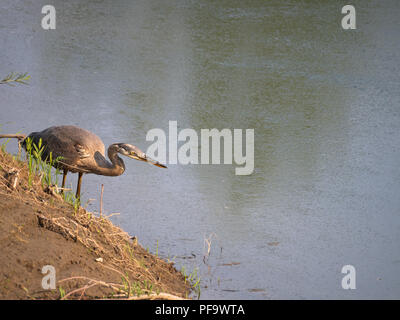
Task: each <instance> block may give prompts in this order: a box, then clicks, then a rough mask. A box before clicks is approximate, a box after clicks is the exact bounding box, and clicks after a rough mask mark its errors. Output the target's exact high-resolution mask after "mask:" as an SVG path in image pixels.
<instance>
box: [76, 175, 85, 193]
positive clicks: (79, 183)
mask: <svg viewBox="0 0 400 320" xmlns="http://www.w3.org/2000/svg"><path fill="white" fill-rule="evenodd" d="M82 176H83V173H82V172H79V176H78V186H77V187H76V195H75V197H76V198H77V199H80V197H81V184H82Z"/></svg>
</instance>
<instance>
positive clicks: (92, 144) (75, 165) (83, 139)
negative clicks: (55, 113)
mask: <svg viewBox="0 0 400 320" xmlns="http://www.w3.org/2000/svg"><path fill="white" fill-rule="evenodd" d="M1 137H14V138H18V139H19V140H22V147H23V148H24V149H25V150H26V142H27V139H28V138H30V139H32V143H34V144H36V145H39V141H40V140H41V141H42V145H43V146H44V150H43V153H42V159H43V160H48V159H49V155H50V153H52V158H53V159H57V158H59V161H57V162H56V164H54V166H56V167H57V168H59V169H62V170H63V182H62V188H64V185H65V180H66V176H67V173H68V172H72V173H79V177H78V185H77V190H76V197H77V198H79V197H80V191H81V183H82V176H83V174H84V173H93V174H98V175H104V176H119V175H121V174H123V173H124V171H125V164H124V161H123V160H122V159H121V158H120V157H119V156H118V153H119V154H122V155H124V156H127V157H129V158H132V159H135V160H140V161H146V162H149V163H151V164H154V165H156V166H158V167H161V168H166V166H164V165H163V164H161V163H159V162H158V161H155V160H153V159H151V158H149V157H148V156H147V155H146V154H145V153H144V152H143V151H141V150H140V149H139V148H137V147H135V146H133V145H130V144H127V143H114V144H111V145H110V146H109V147H108V149H107V155H108V158H109V160H108V159H107V158H106V156H105V147H104V144H103V142H102V141H101V139H100V138H99V137H98V136H97V135H95V134H94V133H92V132H90V131H87V130H85V129H82V128H79V127H76V126H54V127H50V128H47V129H45V130H43V131H40V132H32V133H30V134H29V135H28V137H27V138H25V137H24V136H23V135H3V136H0V138H1Z"/></svg>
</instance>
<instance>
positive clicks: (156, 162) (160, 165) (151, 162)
mask: <svg viewBox="0 0 400 320" xmlns="http://www.w3.org/2000/svg"><path fill="white" fill-rule="evenodd" d="M128 157H129V158H132V159H135V160H139V161H145V162H148V163H150V164H153V165H155V166H157V167H160V168H167V166H165V165H163V164H161V163H160V162H158V161H156V160H154V159H152V158H150V157H148V156H146V155H145V154H144V156H143V157H140V156H139V155H138V154H136V153H134V152H132V153H131V154H130V155H129V156H128Z"/></svg>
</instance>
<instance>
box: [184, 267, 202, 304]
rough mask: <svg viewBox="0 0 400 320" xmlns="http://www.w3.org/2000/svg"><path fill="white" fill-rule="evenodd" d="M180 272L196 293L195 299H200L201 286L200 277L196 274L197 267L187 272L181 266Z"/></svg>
mask: <svg viewBox="0 0 400 320" xmlns="http://www.w3.org/2000/svg"><path fill="white" fill-rule="evenodd" d="M181 273H182V275H183V276H184V277H185V282H189V283H190V285H191V287H192V289H193V291H194V292H195V294H196V295H197V299H200V295H201V288H200V282H201V277H200V275H199V274H198V269H197V268H195V269H194V270H193V271H192V272H191V273H190V274H187V273H186V268H185V266H182V268H181Z"/></svg>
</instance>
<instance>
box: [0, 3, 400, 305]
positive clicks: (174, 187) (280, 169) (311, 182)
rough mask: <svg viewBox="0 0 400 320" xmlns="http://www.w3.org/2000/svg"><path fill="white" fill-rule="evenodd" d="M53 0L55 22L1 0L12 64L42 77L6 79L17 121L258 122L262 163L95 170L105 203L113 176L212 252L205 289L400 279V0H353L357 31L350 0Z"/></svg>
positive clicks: (154, 239)
mask: <svg viewBox="0 0 400 320" xmlns="http://www.w3.org/2000/svg"><path fill="white" fill-rule="evenodd" d="M53 4H54V6H55V8H56V10H57V29H56V30H52V31H44V30H43V29H42V28H41V25H40V21H41V18H42V16H43V15H42V14H41V6H42V4H41V3H40V2H37V1H15V0H14V1H11V0H7V1H2V3H1V4H0V47H1V48H2V54H1V56H0V71H1V75H6V74H7V73H9V72H12V71H21V72H25V71H26V72H29V74H30V75H31V77H32V80H31V81H30V85H29V86H27V87H26V86H16V87H13V88H10V87H4V86H2V87H1V88H0V98H1V107H0V111H1V113H0V115H1V116H0V124H1V125H2V127H1V129H2V132H7V133H9V132H17V131H22V132H25V133H29V132H31V131H38V130H41V129H44V128H46V127H49V126H51V125H57V124H74V125H78V126H81V127H84V128H86V129H88V130H91V131H93V132H95V133H96V134H97V135H99V136H100V137H101V138H102V139H103V141H104V143H105V144H106V145H108V144H111V143H114V142H127V143H131V144H135V145H137V146H139V147H140V148H142V149H144V150H146V148H147V146H148V145H149V144H150V143H149V142H146V140H145V137H146V133H147V131H148V130H150V129H152V128H162V129H165V130H166V131H167V130H168V121H170V120H176V121H177V122H178V129H183V128H193V129H195V130H196V131H197V132H200V129H202V128H210V129H211V128H218V129H223V128H230V129H234V128H240V129H247V128H252V129H254V130H255V170H254V173H253V174H252V175H250V176H236V175H235V173H234V168H235V166H233V165H190V166H183V165H169V168H168V170H162V169H160V168H157V167H153V166H147V165H145V164H144V163H139V162H136V161H133V160H130V159H127V160H126V161H125V164H126V172H125V173H124V174H123V175H122V176H120V177H101V176H94V175H87V176H84V179H83V199H84V201H86V200H88V199H97V200H96V201H95V202H92V204H90V205H89V209H90V210H98V207H99V200H98V199H99V197H100V186H101V184H102V183H103V184H104V185H105V193H104V209H105V210H106V211H107V212H108V213H109V214H111V213H120V214H119V215H114V216H113V217H112V220H113V221H114V222H115V223H116V224H118V225H120V226H121V227H122V228H123V229H124V230H126V231H127V232H128V233H129V234H131V235H135V236H137V237H138V239H139V242H140V243H141V244H142V245H144V246H145V247H148V248H149V249H150V250H151V251H153V252H155V251H156V250H158V252H159V254H160V255H161V256H162V257H164V258H170V259H173V260H174V261H176V264H177V266H178V267H179V268H181V267H184V268H185V270H187V272H192V271H193V270H195V268H198V269H199V271H198V274H199V275H200V276H201V278H202V281H201V284H202V286H201V298H211V299H214V298H226V299H238V298H242V299H278V298H287V299H303V298H307V299H310V298H329V299H331V298H340V299H353V298H362V299H364V298H399V297H400V281H399V277H398V273H399V271H400V255H399V253H400V251H399V240H400V232H399V231H400V229H399V226H400V218H399V208H400V197H399V196H398V194H399V191H400V166H399V165H398V164H399V159H400V157H399V156H400V150H399V147H398V146H399V141H400V130H399V129H400V107H399V106H400V94H399V92H400V91H399V83H400V70H399V65H400V64H399V62H400V53H399V52H400V50H399V49H400V43H399V37H398V34H399V32H400V26H399V24H398V21H399V18H400V8H399V7H398V5H397V2H396V1H354V2H353V4H354V5H355V7H356V9H357V30H348V31H344V30H343V29H342V28H341V26H340V20H341V18H342V15H341V12H340V11H341V7H340V5H339V4H338V3H336V2H334V1H329V2H328V1H324V2H322V3H321V2H320V1H261V0H260V1H218V2H217V1H206V0H201V1H183V0H182V1H179V0H168V1H161V0H159V1H154V0H152V1H127V0H126V1H105V0H104V1H102V0H98V1H90V2H88V1H68V2H66V1H57V0H56V1H53ZM8 148H9V150H14V151H15V150H16V147H15V145H14V146H12V145H11V144H9V147H8ZM76 179H77V177H76V175H70V176H69V177H68V181H67V182H68V184H69V185H71V186H72V187H73V188H75V184H76ZM205 239H209V240H210V241H211V246H210V248H211V250H210V254H209V256H208V255H207V251H208V245H207V243H206V241H205ZM157 243H158V248H157ZM205 257H206V259H205ZM346 264H351V265H353V266H355V268H356V270H357V289H356V290H343V289H342V288H341V285H340V283H341V279H342V277H343V276H344V275H343V274H341V273H340V271H341V268H342V266H344V265H346Z"/></svg>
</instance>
